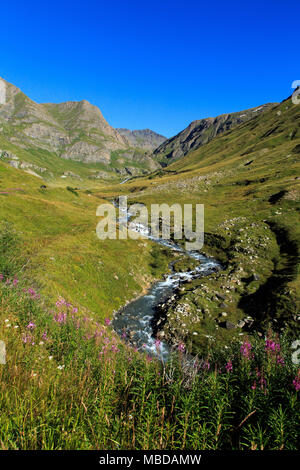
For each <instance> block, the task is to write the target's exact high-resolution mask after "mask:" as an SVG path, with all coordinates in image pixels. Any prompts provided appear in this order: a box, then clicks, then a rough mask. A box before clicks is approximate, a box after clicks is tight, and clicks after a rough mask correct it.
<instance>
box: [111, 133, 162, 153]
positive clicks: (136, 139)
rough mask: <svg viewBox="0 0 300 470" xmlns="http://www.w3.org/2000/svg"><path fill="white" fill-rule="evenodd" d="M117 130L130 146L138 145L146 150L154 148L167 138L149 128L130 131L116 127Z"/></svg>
mask: <svg viewBox="0 0 300 470" xmlns="http://www.w3.org/2000/svg"><path fill="white" fill-rule="evenodd" d="M117 131H118V132H119V134H121V135H122V136H123V137H125V138H126V139H127V141H128V142H129V144H130V145H131V146H132V147H139V148H141V149H144V150H148V151H153V150H155V149H156V148H157V147H159V145H161V144H162V143H163V142H165V140H167V138H166V137H164V136H163V135H161V134H157V133H156V132H154V131H151V129H141V130H135V131H130V130H129V129H123V128H117Z"/></svg>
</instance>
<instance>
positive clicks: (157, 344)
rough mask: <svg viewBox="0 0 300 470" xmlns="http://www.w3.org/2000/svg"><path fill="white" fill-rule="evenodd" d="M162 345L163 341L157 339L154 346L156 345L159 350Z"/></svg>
mask: <svg viewBox="0 0 300 470" xmlns="http://www.w3.org/2000/svg"><path fill="white" fill-rule="evenodd" d="M160 343H161V341H160V340H159V339H156V340H155V342H154V344H155V347H156V348H157V349H159V347H160Z"/></svg>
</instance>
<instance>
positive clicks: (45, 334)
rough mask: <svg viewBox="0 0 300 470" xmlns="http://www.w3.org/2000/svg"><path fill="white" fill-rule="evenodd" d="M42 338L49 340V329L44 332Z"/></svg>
mask: <svg viewBox="0 0 300 470" xmlns="http://www.w3.org/2000/svg"><path fill="white" fill-rule="evenodd" d="M42 338H43V340H44V341H48V339H49V338H48V336H47V331H44V333H43V334H42Z"/></svg>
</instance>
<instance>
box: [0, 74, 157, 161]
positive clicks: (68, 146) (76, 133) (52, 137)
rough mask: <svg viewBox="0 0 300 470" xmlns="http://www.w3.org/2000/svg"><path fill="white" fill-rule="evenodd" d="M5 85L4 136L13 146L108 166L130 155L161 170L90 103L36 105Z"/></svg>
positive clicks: (0, 122)
mask: <svg viewBox="0 0 300 470" xmlns="http://www.w3.org/2000/svg"><path fill="white" fill-rule="evenodd" d="M3 82H4V83H5V85H6V100H5V103H4V104H0V133H1V136H3V137H4V138H5V139H6V140H7V141H9V142H10V143H12V144H14V145H16V146H18V147H21V148H22V149H25V150H32V149H33V150H34V149H36V150H38V149H43V150H47V151H48V152H54V153H55V154H56V155H57V156H59V157H61V158H63V159H66V160H73V161H79V162H84V163H87V164H88V163H93V164H94V163H101V164H105V165H107V166H110V165H111V164H112V156H114V162H113V163H114V165H115V166H120V165H122V158H123V160H124V157H123V153H126V162H127V163H128V160H134V161H135V162H138V163H139V165H142V166H143V167H144V169H148V170H150V169H153V168H157V165H158V164H157V162H154V161H153V160H152V158H151V157H150V155H145V152H140V153H139V152H136V151H133V150H132V147H135V145H133V144H132V142H129V140H128V139H127V138H126V136H124V135H121V134H120V133H119V132H118V130H116V129H114V128H113V127H112V126H110V125H109V124H108V122H107V121H106V120H105V119H104V117H103V115H102V113H101V111H100V109H99V108H97V106H94V105H92V104H91V103H89V102H88V101H86V100H83V101H79V102H75V101H68V102H65V103H59V104H54V103H46V104H39V103H35V102H34V101H32V100H31V99H30V98H28V97H27V96H26V95H25V94H24V93H22V91H21V90H20V89H19V88H17V87H15V86H14V85H11V84H10V83H8V82H6V81H5V80H3ZM150 132H151V131H150ZM137 153H138V155H137ZM118 154H119V158H118ZM116 155H117V157H116ZM119 160H120V161H119Z"/></svg>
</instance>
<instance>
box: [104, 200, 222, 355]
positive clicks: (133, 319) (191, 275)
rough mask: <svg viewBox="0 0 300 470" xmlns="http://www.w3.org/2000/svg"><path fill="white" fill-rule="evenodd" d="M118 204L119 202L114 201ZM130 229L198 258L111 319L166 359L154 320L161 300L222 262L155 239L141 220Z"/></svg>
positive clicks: (117, 327)
mask: <svg viewBox="0 0 300 470" xmlns="http://www.w3.org/2000/svg"><path fill="white" fill-rule="evenodd" d="M115 205H116V204H115ZM130 217H131V214H130V211H129V212H128V213H127V220H129V219H130ZM131 229H133V230H135V231H137V232H139V233H142V234H143V235H144V236H146V237H147V238H149V239H151V240H153V241H155V242H156V243H159V244H161V245H163V246H166V247H168V248H170V249H172V250H174V251H177V252H181V253H184V254H186V255H187V256H189V257H190V258H193V259H195V260H198V261H199V264H198V266H196V267H195V268H194V269H193V270H191V271H185V272H171V273H170V274H168V275H166V276H165V278H164V279H163V280H160V281H157V282H155V283H154V284H153V285H152V287H150V288H149V290H148V291H147V293H146V294H145V295H143V296H141V297H139V298H138V299H136V300H133V301H132V302H130V303H128V304H127V305H126V306H125V307H123V308H122V309H121V310H119V311H118V312H117V313H116V314H115V316H114V318H113V321H112V326H113V328H114V330H115V331H116V332H117V333H118V334H119V335H120V336H122V337H123V338H124V339H125V340H126V339H127V340H128V341H130V343H132V344H134V345H135V346H136V347H137V348H138V349H142V350H144V351H147V352H148V353H149V354H155V355H159V356H160V357H161V358H162V359H166V358H167V357H168V355H169V346H168V344H167V343H166V342H164V341H161V342H160V344H158V342H155V341H156V340H155V338H154V337H153V331H152V326H151V325H152V320H153V317H154V315H155V309H156V307H157V305H158V304H160V303H161V302H164V301H166V300H167V299H168V298H170V297H171V296H172V295H173V293H174V291H175V289H176V288H177V287H178V286H179V285H181V284H183V283H184V282H186V281H189V280H192V279H195V278H197V277H200V276H205V275H208V274H210V273H212V272H214V271H216V270H219V269H221V265H220V263H218V262H217V261H216V260H215V259H213V258H208V257H206V256H204V255H203V254H201V253H199V252H196V251H185V250H184V249H183V248H182V247H181V246H179V245H177V244H176V243H173V242H172V241H169V240H162V239H156V238H154V237H152V236H151V235H150V233H149V231H148V228H147V227H144V226H142V225H140V224H135V225H133V223H132V224H131Z"/></svg>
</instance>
